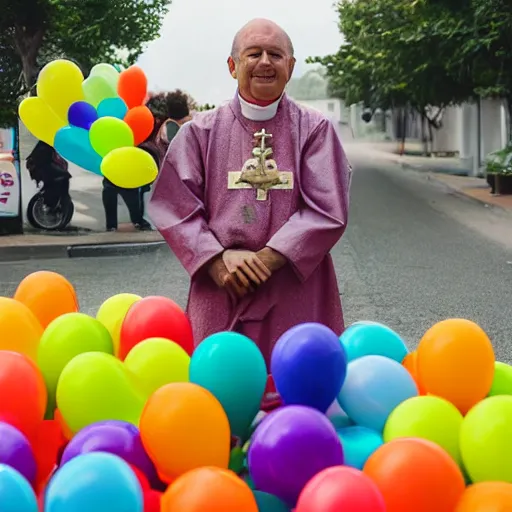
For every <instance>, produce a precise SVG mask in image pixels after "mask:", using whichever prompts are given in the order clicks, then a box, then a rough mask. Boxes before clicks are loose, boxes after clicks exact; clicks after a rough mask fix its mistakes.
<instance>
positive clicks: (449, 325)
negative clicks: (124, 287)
mask: <svg viewBox="0 0 512 512" xmlns="http://www.w3.org/2000/svg"><path fill="white" fill-rule="evenodd" d="M0 332H1V333H2V335H1V336H0V503H1V504H2V507H4V508H2V510H6V511H7V512H11V511H17V512H35V511H37V510H38V508H37V507H38V502H39V507H40V508H39V510H44V511H50V512H64V511H68V510H73V511H75V512H85V511H86V510H87V511H89V510H93V509H94V510H95V511H96V512H104V511H105V512H107V511H108V512H116V511H123V512H156V511H161V512H204V511H205V510H208V511H210V512H221V511H222V512H291V511H292V510H294V511H295V512H338V511H340V510H350V511H351V512H406V511H407V512H409V511H411V510H414V511H415V512H427V511H428V512H431V511H433V510H435V511H436V512H489V511H491V510H492V511H502V510H503V511H504V510H509V509H512V469H511V468H512V466H511V464H510V457H511V455H512V444H511V441H510V432H511V431H512V367H511V366H509V365H507V364H505V363H501V362H496V361H495V357H494V352H493V348H492V344H491V342H490V340H489V338H488V336H487V334H486V333H485V332H484V331H483V330H482V329H481V328H480V327H479V326H478V325H477V324H475V323H474V322H471V321H468V320H463V319H449V320H444V321H442V322H439V323H437V324H436V325H434V326H433V327H432V328H431V329H429V330H428V331H427V332H426V333H425V335H424V336H423V338H422V339H421V341H420V342H419V345H418V347H417V349H416V350H415V351H413V352H410V351H409V350H408V348H407V346H406V345H405V343H404V341H403V340H402V338H401V337H400V336H399V335H398V334H397V333H396V332H395V331H393V330H392V329H390V328H389V327H387V326H385V325H382V324H380V323H376V322H357V323H355V324H353V325H351V326H350V327H349V328H348V329H346V330H345V332H344V333H343V334H342V335H341V337H338V336H337V334H336V333H334V332H332V331H331V330H330V329H328V328H327V327H325V326H322V325H319V324H314V323H311V324H301V325H297V326H295V327H293V328H292V329H290V330H289V331H287V332H286V333H285V334H283V336H282V337H281V338H280V339H279V340H278V342H277V344H276V346H275V347H274V350H273V353H272V357H271V371H272V374H273V377H274V380H275V384H276V387H277V389H278V391H279V392H280V394H281V397H282V400H283V405H282V406H281V407H279V408H278V409H276V410H274V411H272V412H270V413H268V414H267V413H264V412H262V411H260V404H261V399H262V396H263V394H264V391H265V386H266V381H267V369H266V365H265V362H264V359H263V356H262V354H261V352H260V351H259V349H258V348H257V346H256V344H255V343H253V341H252V340H250V339H249V338H246V337H245V336H243V335H241V334H238V333H233V332H220V333H216V334H214V335H212V336H210V337H208V338H207V339H205V340H203V341H202V342H201V343H200V344H199V345H198V346H197V347H196V348H194V343H193V337H192V331H191V327H190V323H189V320H188V318H187V316H186V315H185V313H184V312H183V311H182V310H181V308H180V307H179V306H178V305H176V304H175V303H174V302H173V301H172V300H170V299H168V298H165V297H144V298H143V297H141V296H138V295H135V294H127V293H123V294H119V295H115V296H113V297H110V298H109V299H107V300H106V301H105V302H104V303H103V304H102V305H101V307H100V308H99V310H98V311H97V313H96V315H95V317H92V316H89V315H86V314H84V313H81V312H80V311H79V303H78V300H77V297H76V292H75V290H74V288H73V286H72V285H71V284H70V283H69V282H68V281H67V280H66V279H65V278H64V277H63V276H61V275H59V274H55V273H52V272H36V273H34V274H31V275H29V276H27V277H26V278H25V279H24V280H23V281H22V282H21V283H20V285H19V286H18V289H17V290H16V293H15V294H14V297H13V298H0ZM9 507H11V508H9Z"/></svg>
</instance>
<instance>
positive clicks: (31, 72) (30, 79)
mask: <svg viewBox="0 0 512 512" xmlns="http://www.w3.org/2000/svg"><path fill="white" fill-rule="evenodd" d="M43 38H44V30H43V29H42V28H41V29H38V30H36V31H35V32H34V33H32V34H30V33H28V32H27V31H26V30H24V29H23V28H22V27H20V26H16V27H15V30H14V41H15V43H16V49H17V51H18V54H19V56H20V59H21V67H22V70H23V79H24V82H25V86H26V87H27V89H28V90H29V91H30V95H31V96H32V95H35V87H34V86H35V84H36V80H37V75H38V72H39V68H38V65H37V56H38V55H39V50H40V49H41V46H42V44H43Z"/></svg>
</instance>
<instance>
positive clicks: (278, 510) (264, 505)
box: [253, 491, 290, 512]
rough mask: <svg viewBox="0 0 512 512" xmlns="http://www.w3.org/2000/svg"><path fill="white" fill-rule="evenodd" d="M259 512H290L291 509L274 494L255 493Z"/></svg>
mask: <svg viewBox="0 0 512 512" xmlns="http://www.w3.org/2000/svg"><path fill="white" fill-rule="evenodd" d="M253 494H254V497H255V498H256V504H257V505H258V511H259V512H290V508H289V507H288V506H287V505H286V504H285V503H283V502H282V501H281V500H280V499H279V498H277V497H276V496H274V495H273V494H268V493H266V492H261V491H253Z"/></svg>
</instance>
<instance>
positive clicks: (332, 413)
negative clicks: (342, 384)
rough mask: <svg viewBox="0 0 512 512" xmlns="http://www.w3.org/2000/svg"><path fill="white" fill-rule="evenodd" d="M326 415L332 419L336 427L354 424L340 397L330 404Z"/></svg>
mask: <svg viewBox="0 0 512 512" xmlns="http://www.w3.org/2000/svg"><path fill="white" fill-rule="evenodd" d="M325 415H326V416H327V417H328V418H329V419H330V420H331V423H332V424H333V425H334V428H343V427H350V426H351V425H353V424H354V422H353V421H352V420H351V419H350V418H349V417H348V414H347V413H346V412H345V411H344V410H343V409H342V408H341V406H340V404H339V402H338V398H336V400H334V402H333V403H332V404H331V405H330V407H329V409H327V412H326V413H325Z"/></svg>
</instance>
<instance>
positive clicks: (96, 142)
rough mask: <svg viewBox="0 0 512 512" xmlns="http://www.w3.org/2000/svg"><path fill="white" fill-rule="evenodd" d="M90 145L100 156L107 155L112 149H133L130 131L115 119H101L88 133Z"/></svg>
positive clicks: (132, 138)
mask: <svg viewBox="0 0 512 512" xmlns="http://www.w3.org/2000/svg"><path fill="white" fill-rule="evenodd" d="M89 138H90V140H91V145H92V147H93V149H94V151H96V153H98V154H99V155H100V156H105V155H108V153H110V152H111V151H113V150H114V149H119V148H125V147H133V144H134V136H133V132H132V129H131V128H130V127H129V126H128V125H127V124H126V123H125V122H124V121H122V120H121V119H117V118H116V117H101V118H100V119H98V120H97V121H94V123H93V124H92V126H91V129H90V131H89Z"/></svg>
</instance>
